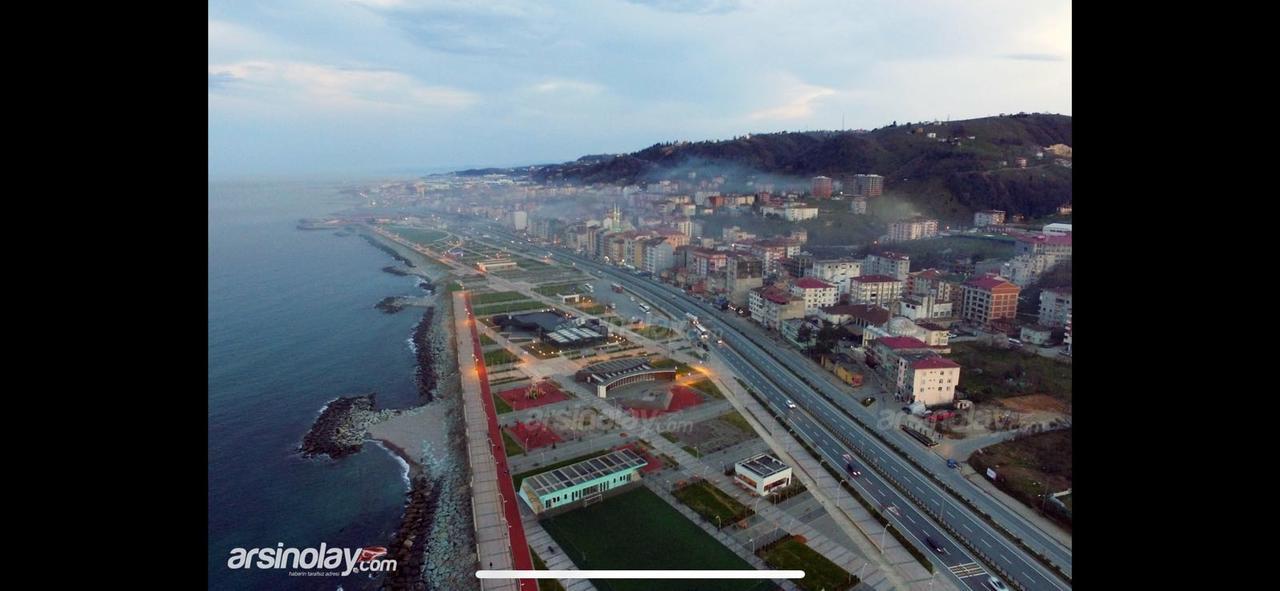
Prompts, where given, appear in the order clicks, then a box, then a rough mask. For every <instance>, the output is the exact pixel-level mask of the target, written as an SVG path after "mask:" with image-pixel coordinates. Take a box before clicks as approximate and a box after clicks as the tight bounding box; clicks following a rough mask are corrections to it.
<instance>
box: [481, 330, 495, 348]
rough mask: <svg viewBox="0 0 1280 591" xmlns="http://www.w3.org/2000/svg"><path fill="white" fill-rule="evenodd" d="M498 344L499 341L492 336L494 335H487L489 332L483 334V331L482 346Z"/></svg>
mask: <svg viewBox="0 0 1280 591" xmlns="http://www.w3.org/2000/svg"><path fill="white" fill-rule="evenodd" d="M496 344H497V341H495V340H493V338H492V337H490V336H489V335H487V334H483V333H481V335H480V346H481V347H488V346H489V345H496Z"/></svg>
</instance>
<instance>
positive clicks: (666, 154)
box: [532, 114, 1071, 219]
mask: <svg viewBox="0 0 1280 591" xmlns="http://www.w3.org/2000/svg"><path fill="white" fill-rule="evenodd" d="M895 123H896V122H895ZM930 133H933V134H936V137H933V138H930V137H928V134H930ZM970 137H972V138H974V139H969V138H970ZM1054 144H1066V145H1071V117H1070V116H1067V115H1049V114H1017V115H1006V116H999V117H985V118H982V119H969V120H965V121H951V122H946V123H938V124H933V123H902V124H895V125H891V126H888V127H882V128H880V129H876V130H873V131H869V132H850V131H816V132H785V133H769V134H752V135H749V136H743V137H739V138H734V139H732V140H723V141H703V142H679V143H664V144H655V145H653V146H650V147H648V148H645V149H643V150H640V151H639V152H633V153H631V154H622V155H593V156H584V157H583V158H580V159H578V160H576V161H574V162H566V163H564V164H554V165H547V166H541V167H536V168H534V169H533V170H532V175H533V177H534V178H535V179H536V180H539V181H543V182H557V181H570V182H577V183H609V184H635V183H643V182H648V181H655V180H661V179H667V178H683V179H687V178H688V173H690V172H696V173H698V175H697V178H698V179H699V180H701V179H704V178H708V177H709V176H714V175H724V176H726V177H727V179H728V180H727V184H726V188H727V189H730V190H749V189H750V187H749V186H747V185H746V182H747V181H748V180H755V181H757V182H759V183H764V182H769V183H774V184H775V185H778V186H779V188H781V187H782V186H785V185H787V184H790V185H792V186H796V187H801V186H807V184H808V179H809V178H810V177H813V176H816V175H826V176H830V177H832V178H835V179H837V180H839V179H842V178H847V177H849V176H851V175H854V174H859V173H870V174H879V175H882V176H884V177H885V191H886V193H890V194H896V195H900V196H902V197H904V198H905V199H907V200H908V201H910V202H911V203H913V204H914V205H916V206H917V207H918V208H919V209H920V210H921V211H922V212H923V213H925V214H929V215H936V216H939V217H942V218H946V219H961V218H966V217H968V216H970V215H971V214H972V212H973V211H976V210H982V209H1003V210H1005V211H1008V212H1009V213H1011V214H1012V213H1021V214H1024V215H1029V216H1042V215H1046V214H1049V213H1052V212H1053V211H1054V209H1055V208H1056V207H1057V206H1059V205H1062V204H1063V203H1067V202H1070V201H1071V169H1070V168H1068V167H1064V166H1057V165H1055V164H1054V156H1053V155H1052V154H1048V153H1045V154H1044V158H1043V159H1042V160H1038V159H1036V158H1035V153H1036V152H1038V151H1040V150H1041V149H1042V148H1044V147H1046V146H1050V145H1054ZM1019 157H1023V158H1027V160H1028V168H1026V169H1019V168H1017V167H1016V159H1017V158H1019ZM1002 161H1003V162H1004V163H1003V164H1002Z"/></svg>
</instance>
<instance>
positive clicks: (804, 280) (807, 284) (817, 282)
mask: <svg viewBox="0 0 1280 591" xmlns="http://www.w3.org/2000/svg"><path fill="white" fill-rule="evenodd" d="M795 286H796V287H799V288H801V289H829V288H833V287H835V286H834V285H831V284H830V283H827V282H826V281H823V280H821V279H818V278H816V277H801V278H799V279H797V280H796V282H795Z"/></svg>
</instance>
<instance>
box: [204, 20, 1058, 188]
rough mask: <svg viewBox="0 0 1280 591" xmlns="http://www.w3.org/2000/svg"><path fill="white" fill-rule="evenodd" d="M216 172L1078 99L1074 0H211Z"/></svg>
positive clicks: (529, 149) (1030, 106) (623, 148)
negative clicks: (1073, 91)
mask: <svg viewBox="0 0 1280 591" xmlns="http://www.w3.org/2000/svg"><path fill="white" fill-rule="evenodd" d="M208 29H209V30H208V34H209V47H208V50H209V64H208V77H209V90H208V98H209V162H208V164H209V174H210V175H211V176H213V177H218V178H225V177H235V176H243V175H253V174H258V175H260V174H276V175H279V174H314V173H339V174H360V173H368V174H388V173H423V172H438V171H443V170H448V169H452V168H465V167H476V166H512V165H519V164H534V163H549V162H560V161H566V160H572V159H574V158H577V157H579V156H582V155H584V154H597V153H615V152H630V151H634V150H638V149H641V148H643V147H646V146H649V145H651V144H654V143H656V142H663V141H676V140H691V141H696V140H701V139H727V138H730V137H734V136H737V135H740V134H744V133H760V132H770V131H784V130H809V129H839V128H840V127H841V125H842V122H843V125H844V126H845V127H846V128H849V129H857V128H865V129H872V128H877V127H881V126H884V125H887V124H889V123H891V122H893V121H898V122H903V121H919V120H935V119H937V120H946V119H948V118H950V119H953V120H954V119H966V118H973V117H982V116H988V115H995V114H997V113H1002V112H1003V113H1012V112H1018V111H1027V112H1033V111H1034V112H1052V113H1060V114H1068V115H1069V114H1070V113H1071V93H1070V89H1071V3H1070V2H1059V1H1054V2H1033V3H1025V2H1014V1H1012V0H989V1H981V2H965V3H953V2H937V1H929V2H908V3H897V2H888V1H867V2H843V1H838V0H832V1H813V2H786V3H777V2H752V1H731V0H723V1H717V0H705V1H703V0H690V1H640V0H634V1H623V0H608V1H601V2H585V1H571V2H557V3H547V4H533V3H525V2H483V3H472V2H456V1H415V0H379V1H374V0H367V1H336V0H325V1H319V2H302V1H300V0H278V1H268V2H255V3H251V4H249V3H242V2H219V1H213V2H210V4H209V22H208Z"/></svg>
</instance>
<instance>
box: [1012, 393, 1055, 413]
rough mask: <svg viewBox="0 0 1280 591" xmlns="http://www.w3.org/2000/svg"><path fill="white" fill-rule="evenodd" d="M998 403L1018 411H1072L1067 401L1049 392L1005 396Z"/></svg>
mask: <svg viewBox="0 0 1280 591" xmlns="http://www.w3.org/2000/svg"><path fill="white" fill-rule="evenodd" d="M998 403H999V404H1000V405H1002V406H1004V407H1005V408H1008V409H1011V410H1016V411H1018V412H1049V413H1055V414H1061V415H1067V414H1069V413H1070V409H1069V408H1068V407H1067V403H1065V402H1063V401H1061V400H1058V399H1057V398H1054V397H1052V396H1049V395H1047V394H1028V395H1026V396H1014V397H1012V398H1003V399H1001V400H999V401H998Z"/></svg>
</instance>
